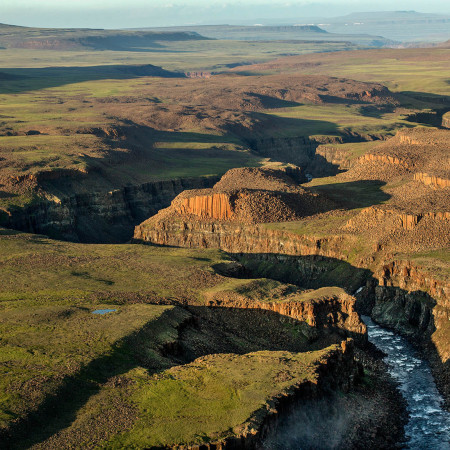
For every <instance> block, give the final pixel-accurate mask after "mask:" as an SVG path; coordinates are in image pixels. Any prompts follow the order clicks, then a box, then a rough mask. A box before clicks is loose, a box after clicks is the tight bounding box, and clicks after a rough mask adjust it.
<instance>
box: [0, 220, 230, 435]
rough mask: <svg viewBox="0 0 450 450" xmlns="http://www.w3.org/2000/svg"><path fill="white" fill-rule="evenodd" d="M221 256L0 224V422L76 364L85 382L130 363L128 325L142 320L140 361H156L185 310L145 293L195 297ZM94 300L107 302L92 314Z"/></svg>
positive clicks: (209, 282) (133, 328)
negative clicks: (61, 237)
mask: <svg viewBox="0 0 450 450" xmlns="http://www.w3.org/2000/svg"><path fill="white" fill-rule="evenodd" d="M227 260H228V257H227V256H226V255H225V254H223V253H222V252H220V251H215V250H188V249H167V248H159V247H151V246H142V245H98V246H97V245H84V244H71V243H67V242H58V241H52V240H50V239H47V238H45V237H43V236H36V235H26V234H22V233H18V232H13V231H9V230H5V229H0V266H1V283H0V374H1V376H0V380H1V381H0V392H2V395H1V396H0V428H1V427H4V426H5V425H6V424H7V423H9V422H10V421H11V420H13V419H15V418H18V417H22V416H23V415H24V414H26V413H27V412H29V411H30V410H32V409H33V408H35V407H37V406H38V405H39V404H40V402H41V401H43V399H44V397H45V395H47V394H48V393H49V392H52V391H54V389H56V388H57V387H58V386H60V385H61V383H62V382H64V380H65V379H66V377H71V376H78V375H77V374H78V373H79V372H80V370H85V371H86V370H88V372H86V373H85V375H83V376H84V377H85V378H86V379H85V380H84V382H86V383H88V384H89V383H91V382H92V380H96V379H97V378H98V381H99V382H100V380H101V379H103V378H102V377H104V376H105V374H102V372H101V371H102V370H106V371H108V370H109V369H108V368H110V369H111V370H118V373H121V371H125V372H126V371H127V370H129V369H130V368H131V367H133V364H134V365H135V364H136V362H133V357H132V354H133V352H131V350H130V345H131V346H132V343H133V342H134V340H135V337H133V336H134V335H135V333H141V332H143V330H145V335H146V344H145V345H147V346H148V347H149V350H148V352H149V353H148V355H147V359H148V362H149V361H153V362H152V364H155V365H156V366H155V367H157V366H158V364H159V365H161V364H162V365H163V366H164V361H162V360H161V357H160V356H158V353H157V350H158V348H159V347H160V346H161V345H162V344H164V343H165V342H166V341H168V340H169V341H170V340H171V339H172V340H173V339H175V338H176V328H174V327H176V326H177V325H178V324H179V322H180V321H181V320H183V318H184V317H185V316H186V315H187V313H186V312H183V311H182V310H179V309H177V308H174V307H173V306H163V305H161V306H158V305H154V304H148V302H151V303H155V302H157V301H163V302H171V301H174V302H176V301H177V300H179V299H181V298H184V299H190V301H191V302H194V303H195V302H198V304H200V305H201V304H202V302H203V298H202V294H201V293H202V291H203V290H204V289H206V288H210V287H211V286H213V285H215V284H219V285H220V284H221V283H223V281H224V279H223V277H220V276H218V275H216V274H215V271H214V269H213V267H212V266H213V265H214V264H216V263H220V262H223V261H227ZM225 280H227V279H225ZM99 308H111V309H116V311H115V312H113V313H110V314H108V315H105V316H101V315H100V316H99V315H93V314H92V311H93V310H94V309H99ZM130 339H131V341H130ZM136 339H137V338H136ZM150 349H153V350H150ZM146 351H147V350H145V347H142V348H141V349H140V352H141V353H142V354H144V353H145V352H146ZM99 358H103V361H104V362H103V363H101V364H100V363H99V364H98V365H96V366H95V367H91V366H90V365H91V364H92V363H94V362H95V361H98V360H99ZM108 358H109V359H108ZM149 358H150V359H149ZM151 358H154V360H151ZM149 364H150V362H149ZM89 367H90V368H89ZM87 368H89V369H87ZM113 375H114V373H113V372H109V373H107V377H110V376H113Z"/></svg>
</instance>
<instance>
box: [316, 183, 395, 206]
mask: <svg viewBox="0 0 450 450" xmlns="http://www.w3.org/2000/svg"><path fill="white" fill-rule="evenodd" d="M385 185H386V183H385V182H384V181H379V180H359V181H350V182H348V183H333V184H324V185H321V186H313V187H311V189H312V190H313V191H315V192H318V193H320V194H324V195H325V196H327V197H328V198H330V199H331V200H334V201H336V202H338V203H339V204H341V205H342V206H344V207H345V208H349V209H353V208H365V207H369V206H374V205H380V204H382V203H384V202H386V201H388V200H389V199H390V198H391V195H389V194H387V193H386V192H384V191H383V190H382V189H381V188H382V187H383V186H385Z"/></svg>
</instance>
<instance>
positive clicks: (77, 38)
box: [0, 24, 209, 50]
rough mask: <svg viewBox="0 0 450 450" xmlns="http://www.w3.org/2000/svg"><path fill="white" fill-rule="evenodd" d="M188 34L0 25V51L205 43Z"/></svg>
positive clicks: (95, 48)
mask: <svg viewBox="0 0 450 450" xmlns="http://www.w3.org/2000/svg"><path fill="white" fill-rule="evenodd" d="M207 39H209V38H207V37H204V36H201V35H200V34H198V33H196V32H191V31H186V32H185V31H178V30H177V31H136V30H103V29H89V28H30V27H21V26H16V25H8V24H0V47H2V48H28V49H43V50H82V49H85V50H86V49H89V50H132V49H134V48H139V47H159V45H158V41H187V40H207Z"/></svg>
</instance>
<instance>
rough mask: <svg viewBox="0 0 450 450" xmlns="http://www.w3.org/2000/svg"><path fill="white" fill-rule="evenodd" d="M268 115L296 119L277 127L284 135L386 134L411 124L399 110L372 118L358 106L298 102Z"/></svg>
mask: <svg viewBox="0 0 450 450" xmlns="http://www.w3.org/2000/svg"><path fill="white" fill-rule="evenodd" d="M267 113H268V114H270V115H273V116H276V117H280V118H285V119H286V118H287V119H296V120H297V121H298V123H296V124H295V125H294V127H293V129H292V130H291V129H289V128H287V129H285V130H279V132H278V133H276V134H279V135H280V136H282V137H283V136H286V135H290V134H293V135H297V136H299V135H302V136H314V135H336V134H339V133H344V132H348V131H351V132H355V133H359V134H362V135H389V134H394V133H395V131H396V130H397V129H398V128H402V127H405V126H411V123H410V122H406V121H405V120H403V116H402V115H401V114H398V113H385V114H382V115H381V117H371V116H368V115H364V114H363V113H361V112H360V105H342V104H333V105H325V106H322V105H301V106H295V107H291V108H283V109H277V110H272V111H268V112H267Z"/></svg>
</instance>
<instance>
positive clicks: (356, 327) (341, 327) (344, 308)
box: [208, 292, 367, 346]
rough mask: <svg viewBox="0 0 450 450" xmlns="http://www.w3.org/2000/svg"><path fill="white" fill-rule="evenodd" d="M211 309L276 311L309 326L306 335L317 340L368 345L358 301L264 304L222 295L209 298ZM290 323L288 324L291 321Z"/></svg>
mask: <svg viewBox="0 0 450 450" xmlns="http://www.w3.org/2000/svg"><path fill="white" fill-rule="evenodd" d="M208 302H209V306H212V307H223V308H237V309H258V310H262V311H273V312H276V313H278V314H279V315H280V316H283V317H285V318H289V319H292V321H293V322H294V323H296V322H297V321H300V322H304V323H305V324H307V326H308V327H307V329H305V330H304V333H305V334H306V335H307V337H308V339H311V340H314V339H316V338H317V337H319V335H320V333H324V332H325V333H326V332H328V333H337V334H338V335H340V336H342V337H343V338H346V337H351V338H353V339H354V340H355V342H357V343H358V344H360V345H362V346H363V345H364V344H366V343H367V330H366V326H365V325H364V323H363V322H362V321H361V320H360V318H359V315H358V313H357V312H356V310H355V302H356V300H355V298H354V297H352V296H350V295H347V294H342V295H340V296H339V295H331V296H327V297H322V298H315V299H311V300H307V301H286V302H264V301H255V300H249V299H248V298H245V297H242V296H239V295H238V294H235V293H228V292H219V293H216V294H214V295H212V296H210V297H209V299H208ZM289 319H288V320H289Z"/></svg>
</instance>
